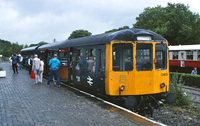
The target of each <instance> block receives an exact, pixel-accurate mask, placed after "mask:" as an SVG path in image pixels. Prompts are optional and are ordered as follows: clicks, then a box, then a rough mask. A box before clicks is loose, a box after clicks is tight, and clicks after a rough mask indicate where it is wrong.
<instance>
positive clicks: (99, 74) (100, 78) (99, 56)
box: [94, 45, 106, 94]
mask: <svg viewBox="0 0 200 126" xmlns="http://www.w3.org/2000/svg"><path fill="white" fill-rule="evenodd" d="M105 49H106V46H105V45H102V46H98V47H97V50H96V67H95V74H94V77H95V80H94V85H95V87H94V88H96V90H98V91H99V92H101V93H104V94H105V58H106V55H105V54H106V52H105Z"/></svg>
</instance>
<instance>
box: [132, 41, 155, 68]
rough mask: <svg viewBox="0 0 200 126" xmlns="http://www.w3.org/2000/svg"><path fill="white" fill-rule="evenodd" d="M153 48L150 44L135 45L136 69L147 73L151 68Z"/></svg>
mask: <svg viewBox="0 0 200 126" xmlns="http://www.w3.org/2000/svg"><path fill="white" fill-rule="evenodd" d="M152 50H153V46H152V44H150V43H138V44H137V45H136V69H137V70H138V71H149V70H152V68H153V53H152Z"/></svg>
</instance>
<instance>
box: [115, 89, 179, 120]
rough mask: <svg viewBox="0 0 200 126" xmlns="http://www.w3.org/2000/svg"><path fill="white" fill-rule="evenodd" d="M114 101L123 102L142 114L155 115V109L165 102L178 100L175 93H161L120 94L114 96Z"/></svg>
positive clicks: (128, 107)
mask: <svg viewBox="0 0 200 126" xmlns="http://www.w3.org/2000/svg"><path fill="white" fill-rule="evenodd" d="M112 99H113V101H114V102H117V103H121V104H123V106H124V107H126V108H127V109H130V110H131V111H133V112H137V113H138V114H140V115H150V116H151V117H153V111H154V109H158V108H160V107H162V106H163V102H164V103H167V104H173V103H174V102H175V100H176V98H175V95H174V94H173V93H160V94H152V95H138V96H121V97H120V96H118V97H113V98H112Z"/></svg>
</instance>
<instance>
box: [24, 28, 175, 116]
mask: <svg viewBox="0 0 200 126" xmlns="http://www.w3.org/2000/svg"><path fill="white" fill-rule="evenodd" d="M33 48H35V49H33ZM34 53H37V54H38V55H39V58H40V59H42V60H44V62H45V69H44V74H46V75H48V73H49V67H48V61H49V60H50V59H51V58H52V57H53V55H54V54H58V58H59V60H60V61H61V68H60V69H59V77H60V80H61V81H63V82H66V83H69V84H71V83H73V85H76V86H78V87H84V88H85V89H88V90H90V91H93V92H96V93H99V94H103V95H105V96H107V97H110V98H111V99H115V100H118V101H119V100H120V101H122V102H123V103H124V105H125V106H126V107H127V108H129V109H131V110H133V111H138V112H140V113H143V114H152V113H153V109H154V108H158V107H159V106H160V103H161V102H160V100H161V99H165V101H166V102H167V103H169V104H172V103H173V102H174V101H175V97H174V94H172V93H169V61H168V58H169V57H168V42H167V40H166V39H165V38H163V37H162V36H160V35H158V34H156V33H154V32H152V31H148V30H143V29H127V30H121V31H116V32H111V33H104V34H99V35H93V36H87V37H81V38H76V39H70V40H65V41H62V42H57V43H51V44H45V45H42V46H37V47H30V48H25V49H22V50H21V54H22V55H23V56H24V57H30V55H34ZM24 63H25V64H26V63H27V62H26V61H25V62H24Z"/></svg>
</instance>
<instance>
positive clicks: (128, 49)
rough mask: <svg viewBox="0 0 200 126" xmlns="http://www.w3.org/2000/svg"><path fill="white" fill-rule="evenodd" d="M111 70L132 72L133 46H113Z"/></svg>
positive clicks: (120, 44)
mask: <svg viewBox="0 0 200 126" xmlns="http://www.w3.org/2000/svg"><path fill="white" fill-rule="evenodd" d="M112 48H113V53H112V54H113V58H112V59H113V70H114V71H131V70H133V45H132V44H131V43H116V44H113V47H112Z"/></svg>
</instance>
